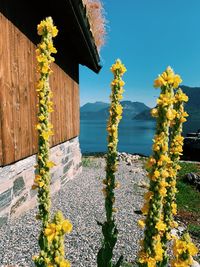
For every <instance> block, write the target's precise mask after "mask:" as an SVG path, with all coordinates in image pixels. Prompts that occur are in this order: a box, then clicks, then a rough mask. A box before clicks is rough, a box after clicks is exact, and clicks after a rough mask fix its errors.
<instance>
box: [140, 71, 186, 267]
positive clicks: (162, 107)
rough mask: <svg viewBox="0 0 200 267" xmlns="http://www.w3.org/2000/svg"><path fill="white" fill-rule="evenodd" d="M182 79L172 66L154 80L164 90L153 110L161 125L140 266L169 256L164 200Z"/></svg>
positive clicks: (152, 165) (150, 167)
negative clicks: (165, 243)
mask: <svg viewBox="0 0 200 267" xmlns="http://www.w3.org/2000/svg"><path fill="white" fill-rule="evenodd" d="M180 82H181V78H180V76H179V75H177V74H175V73H174V72H173V70H172V69H171V68H170V67H168V68H167V69H166V70H165V71H164V72H163V73H162V74H161V75H159V76H158V78H157V79H156V80H155V81H154V86H155V87H156V88H158V87H160V89H161V93H160V96H159V98H158V100H157V107H156V108H154V109H153V110H152V116H154V117H156V118H157V124H156V133H155V137H154V139H153V142H154V144H153V146H152V150H153V154H152V156H150V157H149V159H148V162H147V166H146V167H147V171H148V177H149V179H150V184H149V191H148V192H147V193H146V194H145V196H144V198H145V203H144V206H143V207H142V209H141V211H142V213H143V215H145V216H146V218H145V220H140V221H139V222H138V223H139V225H140V226H141V227H144V228H145V229H144V240H142V242H141V250H140V252H139V255H138V265H139V266H145V267H146V266H148V267H153V266H158V265H159V266H160V264H161V263H163V258H164V255H165V250H164V248H163V239H162V238H163V235H164V233H165V232H166V229H167V224H166V222H165V220H164V217H163V202H164V198H165V197H166V195H167V188H168V182H167V178H168V177H169V169H168V166H169V164H171V159H170V157H169V155H168V149H169V148H168V146H169V128H170V125H171V123H172V121H173V120H174V117H175V115H176V111H175V110H174V109H173V101H174V89H175V88H177V87H178V85H179V83H180Z"/></svg>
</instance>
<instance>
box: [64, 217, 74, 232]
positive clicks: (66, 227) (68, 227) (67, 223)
mask: <svg viewBox="0 0 200 267" xmlns="http://www.w3.org/2000/svg"><path fill="white" fill-rule="evenodd" d="M72 227H73V226H72V224H71V222H70V221H69V220H64V222H63V223H62V229H63V231H64V232H65V233H67V234H69V233H71V231H72Z"/></svg>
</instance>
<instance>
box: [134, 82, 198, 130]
mask: <svg viewBox="0 0 200 267" xmlns="http://www.w3.org/2000/svg"><path fill="white" fill-rule="evenodd" d="M180 87H181V89H182V90H183V92H184V93H185V94H186V95H187V96H188V97H189V101H188V102H187V103H186V104H185V110H186V111H187V112H188V114H189V117H188V118H187V122H186V123H184V126H183V130H184V134H187V133H188V132H193V131H197V130H198V129H200V87H189V86H185V85H182V86H180ZM133 119H136V120H154V118H152V117H151V115H150V109H149V110H145V111H143V112H141V113H139V114H138V115H136V116H135V117H133Z"/></svg>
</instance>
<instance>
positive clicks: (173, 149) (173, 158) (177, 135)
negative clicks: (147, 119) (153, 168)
mask: <svg viewBox="0 0 200 267" xmlns="http://www.w3.org/2000/svg"><path fill="white" fill-rule="evenodd" d="M187 101H188V97H187V95H186V94H184V93H183V92H182V90H181V89H180V88H179V89H178V90H177V91H176V92H175V95H174V104H173V110H174V116H173V120H172V121H171V133H170V146H169V153H168V154H169V158H170V162H169V164H168V166H167V167H168V173H169V176H168V177H167V178H166V182H167V184H168V186H167V192H166V196H165V197H164V200H163V216H164V217H163V219H164V222H165V224H166V226H167V227H166V231H165V232H164V234H163V236H162V244H163V249H165V250H166V247H165V246H166V244H167V241H168V240H169V239H171V235H170V232H171V229H172V228H173V227H175V226H177V223H176V222H175V221H174V215H176V214H177V204H176V193H177V189H176V176H177V172H178V171H179V170H180V165H179V160H180V155H182V151H183V148H182V147H183V139H184V138H183V137H182V136H181V134H182V124H183V122H184V121H186V119H185V117H187V116H188V114H187V113H186V112H185V111H184V102H187ZM167 259H168V257H167V254H166V253H165V257H164V258H163V264H164V263H165V262H166V263H167Z"/></svg>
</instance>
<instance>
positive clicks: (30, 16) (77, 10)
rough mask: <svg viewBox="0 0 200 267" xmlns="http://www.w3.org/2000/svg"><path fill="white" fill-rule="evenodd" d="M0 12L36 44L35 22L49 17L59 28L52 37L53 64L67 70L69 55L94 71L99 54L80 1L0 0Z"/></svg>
mask: <svg viewBox="0 0 200 267" xmlns="http://www.w3.org/2000/svg"><path fill="white" fill-rule="evenodd" d="M0 11H1V13H2V14H4V16H6V17H7V18H8V19H9V20H10V21H11V22H12V23H13V24H14V25H15V26H16V27H18V28H19V29H20V30H21V31H22V32H23V33H24V34H25V35H26V36H27V37H28V38H29V39H30V40H31V41H32V42H33V43H35V44H37V43H38V42H39V40H40V37H39V36H38V35H37V24H38V23H39V22H40V21H41V20H42V19H44V18H46V17H48V16H51V17H52V18H53V21H54V24H55V25H56V26H57V28H58V30H59V34H58V36H57V37H56V38H55V46H56V48H57V50H58V54H57V55H56V63H57V64H58V65H59V66H60V67H61V68H63V69H64V70H67V69H68V68H69V66H67V64H68V59H69V57H70V58H71V59H73V60H74V61H76V62H77V63H80V64H82V65H85V66H87V67H88V68H90V69H91V70H93V71H94V72H96V73H98V72H99V71H100V69H101V65H100V58H99V54H98V51H97V48H96V45H95V42H94V38H93V36H92V33H91V31H90V26H89V21H88V19H87V16H86V10H85V7H84V6H83V3H82V0H57V1H53V0H43V1H41V0H34V1H31V0H30V1H27V0H17V1H16V0H1V1H0Z"/></svg>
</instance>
